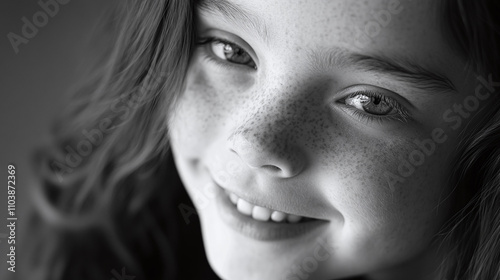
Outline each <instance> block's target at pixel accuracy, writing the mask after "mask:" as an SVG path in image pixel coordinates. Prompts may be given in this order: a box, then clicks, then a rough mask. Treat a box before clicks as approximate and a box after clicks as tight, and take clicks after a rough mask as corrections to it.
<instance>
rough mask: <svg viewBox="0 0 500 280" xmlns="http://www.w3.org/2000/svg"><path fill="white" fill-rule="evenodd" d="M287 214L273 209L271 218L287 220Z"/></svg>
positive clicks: (277, 220)
mask: <svg viewBox="0 0 500 280" xmlns="http://www.w3.org/2000/svg"><path fill="white" fill-rule="evenodd" d="M285 218H286V214H285V213H283V212H280V211H273V213H272V214H271V219H272V220H273V221H275V222H282V221H283V220H285Z"/></svg>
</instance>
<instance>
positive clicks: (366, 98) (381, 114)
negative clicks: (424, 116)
mask: <svg viewBox="0 0 500 280" xmlns="http://www.w3.org/2000/svg"><path fill="white" fill-rule="evenodd" d="M341 101H342V103H343V104H345V105H346V106H347V107H348V108H349V109H350V110H351V111H352V112H353V113H354V115H356V116H359V117H361V118H363V119H367V120H391V119H396V120H400V121H403V122H406V121H407V120H408V118H409V114H408V111H407V110H406V109H405V108H404V107H403V106H402V105H401V104H400V103H399V102H397V101H396V100H395V99H394V98H391V97H388V96H386V95H383V94H380V93H377V92H372V91H356V92H354V93H351V94H349V96H347V97H346V98H344V99H343V100H341Z"/></svg>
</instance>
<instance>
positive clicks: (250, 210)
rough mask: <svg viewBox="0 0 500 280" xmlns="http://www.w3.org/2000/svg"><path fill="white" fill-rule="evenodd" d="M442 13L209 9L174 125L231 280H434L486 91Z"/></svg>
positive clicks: (211, 244) (404, 7) (333, 4)
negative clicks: (439, 236) (468, 132)
mask: <svg viewBox="0 0 500 280" xmlns="http://www.w3.org/2000/svg"><path fill="white" fill-rule="evenodd" d="M438 7H439V4H438V2H437V1H431V0H428V1H415V0H413V1H412V0H407V1H402V0H401V1H397V0H389V1H385V0H373V1H361V0H360V1H354V0H336V1H329V0H324V1H323V0H315V1H298V0H297V1H268V0H252V1H244V0H224V1H221V0H217V1H204V3H203V4H202V5H201V6H200V7H198V22H197V24H198V36H199V46H198V47H197V49H196V51H195V53H194V54H193V57H192V63H191V65H190V69H189V72H188V76H187V88H186V90H185V92H184V94H183V95H182V96H181V97H180V99H179V104H178V107H177V110H176V112H175V114H173V115H172V117H171V119H170V120H169V122H170V130H171V144H172V149H173V154H174V157H175V160H176V165H177V167H178V170H179V173H180V176H181V178H182V180H183V182H184V184H185V186H186V188H187V191H188V193H189V195H190V196H191V198H192V200H193V201H194V204H195V206H196V208H197V212H198V214H199V216H200V219H201V225H202V231H203V238H204V244H205V247H206V251H207V255H208V259H209V261H210V263H211V265H212V267H213V268H214V269H215V271H216V272H217V273H218V274H219V275H220V276H221V277H222V278H224V279H305V278H306V276H308V277H316V278H322V277H325V278H337V277H345V276H351V275H360V274H367V275H371V276H373V277H374V278H377V277H380V278H382V279H412V278H411V277H412V276H414V277H415V278H416V279H420V278H419V277H422V278H423V279H430V278H429V276H428V275H427V276H423V274H421V273H429V272H430V271H431V270H432V269H434V268H435V267H433V266H432V264H434V263H436V262H437V261H436V258H437V257H438V256H437V255H438V254H437V253H436V252H434V250H431V248H433V247H435V246H431V241H432V240H433V238H434V236H435V234H436V233H437V232H438V230H439V229H440V227H441V226H442V225H443V223H444V222H445V221H446V219H447V218H448V217H449V216H450V214H451V213H450V208H451V202H450V201H451V200H452V199H451V198H450V196H449V195H450V189H449V188H448V187H447V184H446V179H447V178H446V177H447V174H449V172H450V164H451V160H452V150H453V148H454V147H455V145H456V143H457V141H458V133H459V132H460V131H461V130H462V129H463V128H464V127H465V126H466V123H467V120H468V119H470V118H469V116H470V115H471V114H472V113H473V111H474V110H477V106H476V107H474V108H475V109H474V108H473V109H474V110H472V109H471V108H472V107H471V106H472V105H471V104H472V103H470V100H469V99H470V98H472V97H474V98H476V100H479V101H480V104H479V106H482V105H483V103H484V102H483V101H481V99H478V98H479V97H477V96H483V97H484V94H485V92H484V91H481V92H480V93H481V94H483V95H477V94H476V95H474V89H475V77H473V75H471V74H470V73H466V72H465V71H462V69H464V64H463V62H462V60H461V59H460V58H459V57H458V56H457V55H456V54H455V53H454V52H453V51H452V48H451V47H450V46H448V45H447V43H446V42H445V40H444V38H443V34H442V33H441V32H442V30H441V28H440V26H441V22H440V21H441V20H442V19H441V17H440V11H439V9H438ZM481 90H486V89H485V88H483V89H481ZM471 96H472V97H471ZM475 96H476V97H475ZM464 100H465V101H466V100H469V101H467V102H468V103H467V102H465V101H464ZM464 102H465V103H464ZM463 105H465V106H463ZM467 114H468V115H467ZM466 116H467V117H466ZM179 209H180V211H181V212H180V214H182V215H184V216H185V218H186V219H187V220H188V219H189V218H190V217H189V214H190V213H189V210H186V208H185V207H184V206H183V205H180V206H179Z"/></svg>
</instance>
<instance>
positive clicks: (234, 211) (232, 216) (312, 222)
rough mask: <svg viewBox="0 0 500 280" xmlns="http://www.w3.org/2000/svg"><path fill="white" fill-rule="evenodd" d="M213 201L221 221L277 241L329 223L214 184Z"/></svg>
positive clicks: (262, 237) (240, 231)
mask: <svg viewBox="0 0 500 280" xmlns="http://www.w3.org/2000/svg"><path fill="white" fill-rule="evenodd" d="M215 189H216V193H217V196H216V204H217V208H218V212H219V214H220V216H221V218H222V220H223V221H224V222H225V223H226V225H228V226H229V227H230V228H232V229H233V230H235V231H236V232H239V233H241V234H243V235H245V236H247V237H250V238H252V239H256V240H262V241H277V240H285V239H292V238H299V237H305V236H307V235H309V234H312V233H313V232H317V231H318V230H319V229H320V228H323V229H325V228H326V227H327V225H328V224H329V222H328V221H326V220H320V219H314V218H309V217H303V216H298V215H294V214H290V213H285V212H282V211H277V210H272V209H269V208H266V207H262V206H258V205H255V204H253V203H250V202H248V201H246V200H244V199H242V198H240V197H238V196H237V195H236V194H234V193H232V192H229V191H227V190H226V189H224V188H222V187H220V186H219V185H217V184H216V183H215Z"/></svg>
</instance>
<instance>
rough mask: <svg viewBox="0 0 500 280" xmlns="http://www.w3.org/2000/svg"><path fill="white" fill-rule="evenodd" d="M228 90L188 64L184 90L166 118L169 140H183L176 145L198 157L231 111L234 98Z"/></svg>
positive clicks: (203, 71)
mask: <svg viewBox="0 0 500 280" xmlns="http://www.w3.org/2000/svg"><path fill="white" fill-rule="evenodd" d="M219 80H222V81H224V79H219ZM228 91H229V89H228V86H227V84H225V86H223V85H217V84H214V83H213V82H212V81H211V80H209V79H208V75H207V74H206V71H205V70H202V69H198V67H195V66H194V67H191V69H190V71H189V72H188V75H187V80H186V90H185V91H184V93H183V94H182V95H181V96H180V98H179V100H178V103H177V108H176V110H175V113H174V114H173V115H172V116H171V118H170V122H169V125H170V127H169V128H170V137H171V140H172V142H173V143H176V142H177V143H182V145H177V146H178V148H182V149H183V151H184V152H185V153H187V154H188V155H190V156H193V157H199V156H200V155H201V154H202V153H203V150H204V149H205V148H206V147H207V144H208V143H211V142H213V140H214V139H215V138H216V137H217V135H218V134H219V132H220V129H221V127H223V126H224V125H225V116H226V115H227V114H228V112H230V111H231V107H232V103H233V100H231V94H229V93H228ZM233 96H234V94H233ZM199 139H204V141H199Z"/></svg>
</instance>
